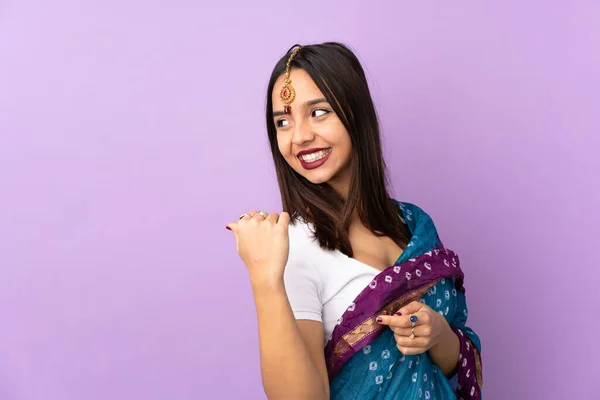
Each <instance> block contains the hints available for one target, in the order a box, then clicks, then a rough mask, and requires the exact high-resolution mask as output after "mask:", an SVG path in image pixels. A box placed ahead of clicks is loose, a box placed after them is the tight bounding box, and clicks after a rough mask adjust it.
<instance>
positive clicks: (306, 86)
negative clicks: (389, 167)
mask: <svg viewBox="0 0 600 400" xmlns="http://www.w3.org/2000/svg"><path fill="white" fill-rule="evenodd" d="M291 79H292V85H293V87H294V89H295V90H296V98H295V100H294V102H293V103H292V112H291V115H285V114H283V108H284V104H283V102H282V101H281V99H280V98H279V90H280V88H281V86H282V84H283V76H281V77H280V78H279V79H278V80H277V82H276V84H275V89H274V91H273V93H272V96H273V111H274V122H275V126H276V127H277V129H278V133H277V144H278V148H279V151H280V152H281V154H282V156H283V157H284V158H285V160H286V161H287V162H288V164H289V165H290V166H291V167H292V168H293V169H294V170H295V171H296V172H298V173H299V174H300V175H302V176H303V177H305V178H306V179H308V180H309V181H310V182H312V183H315V184H328V185H330V186H331V187H332V188H333V189H334V190H335V191H336V192H338V193H339V194H340V195H341V196H342V197H344V198H346V197H347V194H348V188H349V186H350V174H349V165H350V158H351V154H352V144H351V140H350V135H349V134H348V132H347V130H346V129H345V127H344V125H343V124H342V122H341V120H340V119H339V118H338V116H337V115H336V114H335V112H334V111H333V109H332V108H331V106H330V105H329V104H328V103H327V101H326V100H325V99H324V96H323V93H321V91H320V90H319V89H318V87H317V86H316V85H315V83H314V82H313V81H312V79H311V78H310V76H309V75H308V74H307V73H306V72H305V71H303V70H299V69H296V70H292V72H291ZM313 148H327V149H331V154H330V156H329V159H328V160H327V162H326V163H325V164H323V165H322V166H321V167H319V168H317V169H313V170H306V169H304V168H303V167H302V165H301V163H300V161H299V160H298V157H297V155H298V152H300V151H302V150H306V149H313ZM289 222H290V216H289V215H288V214H287V213H285V212H283V213H281V214H277V213H271V214H269V215H268V216H267V217H266V218H265V217H264V216H262V215H261V214H259V213H257V212H256V211H251V212H250V213H248V214H247V215H246V216H245V217H243V218H242V219H240V220H239V221H237V222H231V223H229V224H227V228H228V229H230V230H231V231H232V232H233V234H234V237H235V240H236V248H237V252H238V254H239V255H240V257H241V258H242V260H243V261H244V264H245V265H246V267H247V269H248V273H249V277H250V282H251V284H252V289H253V294H254V300H255V305H256V310H257V317H258V327H259V347H260V360H261V370H262V379H263V387H264V389H265V393H266V394H267V397H268V398H269V399H270V400H276V399H286V400H287V399H307V398H310V399H317V400H318V399H323V400H325V399H329V382H328V378H327V368H326V366H325V358H324V352H323V348H324V346H325V343H324V331H323V324H322V323H320V322H316V321H308V320H298V321H297V320H296V319H295V317H294V314H293V312H292V309H291V306H290V304H289V300H288V298H287V295H286V292H285V287H284V280H283V273H284V269H285V265H286V263H287V259H288V254H289V237H288V227H289ZM350 242H351V244H352V247H353V250H354V253H355V254H354V258H355V259H357V260H359V261H361V262H363V263H365V264H367V265H369V266H371V267H372V268H375V269H378V270H383V269H385V268H387V267H388V266H390V265H392V264H393V263H394V261H395V260H396V259H397V258H398V256H399V254H400V253H401V252H402V250H401V249H400V248H399V247H398V246H397V245H396V244H395V243H394V242H393V241H392V240H391V239H389V238H378V237H376V236H374V235H373V234H372V233H371V232H370V231H369V230H368V229H367V228H365V227H364V226H363V225H362V224H361V223H360V220H358V219H356V220H355V221H353V223H352V225H351V227H350ZM399 312H400V313H401V315H394V316H381V318H380V320H379V321H380V323H381V324H385V325H388V326H389V327H390V329H392V330H393V331H394V335H395V338H396V343H397V347H398V349H399V350H400V351H401V352H402V353H403V354H422V353H425V352H429V355H430V357H431V358H432V360H433V361H434V362H435V363H436V364H437V365H438V366H439V367H440V369H441V370H442V371H443V372H444V373H446V374H450V373H451V372H452V371H453V370H454V369H455V368H456V365H457V362H458V355H459V340H458V337H457V336H456V335H455V334H454V332H453V331H452V330H451V329H450V326H449V325H448V323H447V322H446V320H445V319H444V317H443V316H441V315H440V314H439V313H437V312H435V311H434V310H432V309H431V308H430V307H428V306H426V305H424V304H422V303H420V302H413V303H410V304H408V305H407V306H406V307H404V308H403V309H401V310H399ZM410 314H414V315H417V316H418V318H419V321H418V322H417V324H416V325H415V335H416V336H417V337H415V338H413V339H411V338H410V337H409V336H410V335H411V332H412V324H411V323H410V321H409V315H410ZM274 315H276V316H277V318H273V316H274ZM290 360H294V362H290Z"/></svg>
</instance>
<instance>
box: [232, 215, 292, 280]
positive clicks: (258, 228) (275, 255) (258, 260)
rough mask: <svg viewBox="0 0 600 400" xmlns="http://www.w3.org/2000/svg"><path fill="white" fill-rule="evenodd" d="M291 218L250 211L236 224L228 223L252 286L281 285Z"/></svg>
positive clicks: (287, 253) (288, 244)
mask: <svg viewBox="0 0 600 400" xmlns="http://www.w3.org/2000/svg"><path fill="white" fill-rule="evenodd" d="M289 223H290V216H289V214H288V213H286V212H283V213H281V215H279V214H277V213H272V214H269V215H267V214H266V213H263V212H256V211H251V212H250V213H248V214H244V215H243V216H242V217H240V220H239V221H238V222H231V223H229V224H227V229H229V230H231V231H232V232H233V235H234V236H235V241H236V248H237V252H238V254H239V255H240V257H241V259H242V261H244V264H246V267H247V268H248V272H249V274H250V280H251V282H252V285H253V286H254V285H259V286H263V285H266V286H269V287H272V286H273V285H277V284H280V283H282V282H283V271H284V269H285V265H286V264H287V260H288V255H289V249H290V241H289V236H288V226H289Z"/></svg>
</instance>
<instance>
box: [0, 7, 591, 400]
mask: <svg viewBox="0 0 600 400" xmlns="http://www.w3.org/2000/svg"><path fill="white" fill-rule="evenodd" d="M36 3H37V4H36ZM83 3H84V2H80V1H74V0H71V1H67V0H56V1H54V2H41V1H38V2H36V1H26V0H22V1H18V2H17V1H10V0H9V1H3V2H0V188H1V193H0V399H2V400H82V399H85V400H100V399H102V400H104V399H145V400H154V399H161V400H163V399H178V400H179V399H251V400H253V399H264V398H265V397H264V394H263V393H262V388H261V382H260V373H259V366H258V348H257V330H256V321H255V312H254V305H253V299H252V294H251V290H250V287H249V284H248V280H247V275H246V272H245V269H244V266H243V264H242V263H241V262H240V260H239V258H238V257H237V254H236V253H235V248H234V243H233V239H232V237H231V235H230V233H229V232H228V231H226V230H225V228H224V227H225V223H227V222H229V221H230V220H235V219H236V218H237V216H238V215H239V214H240V213H242V212H244V211H246V210H248V209H252V208H256V207H260V208H264V209H267V210H278V209H279V195H278V189H277V185H276V182H275V179H274V171H273V167H272V162H271V158H270V154H269V152H268V149H267V140H266V133H265V128H264V117H263V114H264V111H263V110H264V100H265V98H264V96H265V93H264V92H265V89H266V85H267V80H268V77H269V73H270V71H271V69H272V67H273V65H274V63H275V62H276V60H277V59H278V58H279V57H280V56H281V55H283V53H284V52H285V51H286V50H287V49H288V48H289V47H290V46H291V45H292V44H294V43H296V42H300V43H303V44H305V43H313V42H322V41H326V40H339V41H343V42H346V43H348V44H349V45H350V46H352V47H353V48H354V49H355V50H356V52H357V53H358V55H359V57H360V59H361V60H362V61H363V63H364V65H365V68H366V70H367V73H368V77H369V80H370V83H371V87H372V91H373V96H374V99H375V101H376V105H377V107H378V110H379V112H380V117H381V121H382V126H383V134H384V139H385V151H386V156H387V160H388V163H389V167H390V170H391V173H392V181H393V186H394V193H395V196H396V197H397V198H398V199H400V200H404V201H410V202H414V203H416V204H418V205H420V206H421V207H423V208H424V209H426V211H428V212H429V213H430V214H431V215H432V216H433V218H434V219H435V221H436V223H437V226H438V228H439V230H440V233H441V235H442V237H443V239H444V242H445V244H446V245H447V246H449V247H451V248H453V249H455V250H457V251H458V252H459V254H460V255H461V261H462V266H463V268H464V270H465V272H466V274H467V280H466V286H467V291H468V300H469V304H470V309H471V315H470V325H471V326H472V327H473V328H474V329H475V330H476V331H477V332H478V333H479V334H480V335H481V338H482V341H483V344H484V352H483V357H484V363H485V364H484V365H485V384H486V386H485V392H484V396H485V398H486V399H487V400H492V399H498V400H499V399H567V398H569V399H575V398H578V399H579V398H581V399H584V398H585V399H589V398H592V397H593V395H592V394H593V393H594V394H596V395H597V393H598V391H599V390H600V380H598V378H597V376H596V375H597V371H598V369H597V368H598V367H597V365H598V359H599V358H600V351H599V348H598V340H597V338H598V336H599V332H598V322H597V321H598V316H599V313H598V307H597V304H598V301H597V294H596V293H597V292H595V289H596V288H597V287H598V281H599V279H600V276H599V273H598V268H599V264H600V263H599V260H598V258H599V257H598V243H597V237H598V233H597V227H598V226H599V224H600V218H599V212H598V210H597V207H598V205H599V204H600V188H599V178H598V176H599V175H600V161H599V160H598V156H597V153H598V149H599V148H600V143H599V140H598V135H600V73H599V71H600V50H599V49H600V3H598V2H597V1H591V0H590V1H503V2H496V3H499V4H493V5H492V4H487V3H486V4H484V3H485V2H481V1H463V2H458V3H457V2H446V1H444V2H435V3H432V2H422V1H419V2H416V1H411V2H408V1H401V2H392V1H389V2H373V3H371V4H368V3H366V2H364V1H361V2H349V1H347V2H344V3H343V4H344V5H343V6H341V3H340V5H339V6H336V5H333V3H326V2H313V1H302V2H285V1H271V2H264V1H263V2H252V3H250V2H242V1H239V2H223V3H221V5H216V4H215V3H216V2H206V3H207V4H208V5H198V4H197V2H193V1H171V2H158V1H144V2H142V1H114V0H113V1H95V2H90V1H88V2H85V4H83Z"/></svg>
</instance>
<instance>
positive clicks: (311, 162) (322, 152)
mask: <svg viewBox="0 0 600 400" xmlns="http://www.w3.org/2000/svg"><path fill="white" fill-rule="evenodd" d="M331 151H332V149H331V148H320V149H307V150H303V151H301V152H299V153H298V155H297V156H298V160H299V161H300V164H301V165H302V168H304V169H306V170H311V169H315V168H319V167H320V166H321V165H323V164H325V162H326V161H327V160H328V159H329V157H330V156H331ZM307 155H308V156H307ZM303 156H304V157H303Z"/></svg>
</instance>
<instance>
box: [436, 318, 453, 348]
mask: <svg viewBox="0 0 600 400" xmlns="http://www.w3.org/2000/svg"><path fill="white" fill-rule="evenodd" d="M436 314H438V318H439V324H440V334H439V335H438V339H437V342H436V344H435V345H434V346H433V347H432V349H433V350H434V351H435V349H436V348H438V347H444V346H446V345H447V344H448V343H450V342H451V341H452V340H454V337H455V336H456V334H455V333H454V331H453V330H452V328H451V327H450V324H449V323H448V321H446V318H444V316H443V315H441V314H439V313H436Z"/></svg>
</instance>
